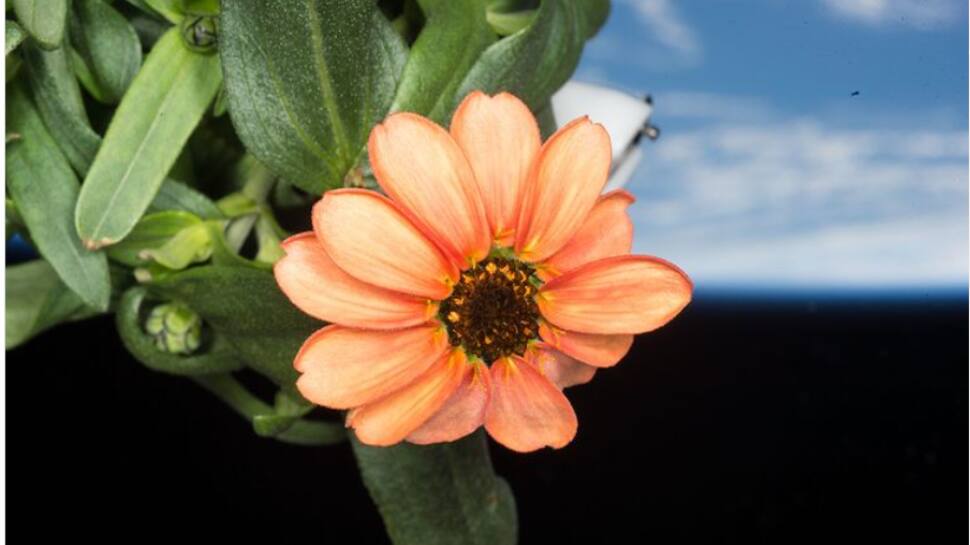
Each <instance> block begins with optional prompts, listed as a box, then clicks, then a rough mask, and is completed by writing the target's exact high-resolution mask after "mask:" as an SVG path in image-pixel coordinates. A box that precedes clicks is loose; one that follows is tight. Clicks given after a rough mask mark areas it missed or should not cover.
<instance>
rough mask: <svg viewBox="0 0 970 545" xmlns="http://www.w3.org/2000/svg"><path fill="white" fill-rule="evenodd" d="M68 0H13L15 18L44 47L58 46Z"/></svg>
mask: <svg viewBox="0 0 970 545" xmlns="http://www.w3.org/2000/svg"><path fill="white" fill-rule="evenodd" d="M67 4H68V0H13V10H14V13H16V14H17V20H18V21H19V22H20V24H21V25H22V26H23V27H24V28H25V29H27V33H28V34H30V35H31V36H32V37H33V38H34V39H35V40H37V43H39V44H40V45H41V46H42V47H44V48H45V49H56V48H58V47H60V45H61V41H62V40H63V39H64V26H65V24H66V22H67Z"/></svg>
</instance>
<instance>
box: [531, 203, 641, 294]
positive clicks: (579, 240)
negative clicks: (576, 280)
mask: <svg viewBox="0 0 970 545" xmlns="http://www.w3.org/2000/svg"><path fill="white" fill-rule="evenodd" d="M635 200H636V199H634V198H633V195H631V194H630V193H629V192H627V191H624V190H622V189H617V190H616V191H610V192H609V193H607V194H606V195H603V196H602V197H600V198H599V200H598V201H596V204H595V205H594V206H593V209H592V210H590V212H589V215H588V216H586V221H585V222H583V225H582V227H580V228H579V231H576V234H575V235H573V238H571V239H570V240H569V242H568V243H566V245H565V246H563V248H562V250H559V251H558V252H556V254H555V255H554V256H552V257H550V258H549V259H547V260H546V261H545V262H544V263H542V264H541V266H540V269H539V272H540V274H541V275H542V276H545V277H546V278H550V277H552V276H558V275H559V274H562V273H564V272H566V271H569V270H572V269H575V268H576V267H579V266H580V265H585V264H586V263H589V262H591V261H596V260H597V259H603V258H604V257H613V256H617V255H627V254H629V253H630V250H631V248H632V247H633V222H632V221H631V220H630V215H629V214H627V208H629V207H630V205H631V204H633V202H634V201H635Z"/></svg>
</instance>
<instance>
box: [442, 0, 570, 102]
mask: <svg viewBox="0 0 970 545" xmlns="http://www.w3.org/2000/svg"><path fill="white" fill-rule="evenodd" d="M584 6H585V2H583V3H582V5H581V3H579V2H576V1H574V0H544V1H543V2H542V4H541V5H540V6H539V10H538V12H536V15H535V18H534V19H533V20H532V24H531V25H529V26H528V27H526V28H524V29H522V30H521V31H519V32H518V33H516V34H513V35H512V36H509V37H508V38H505V39H503V40H499V41H498V42H496V43H495V44H493V45H492V46H491V47H489V48H488V49H487V50H485V52H484V53H482V55H481V57H480V58H479V59H478V62H477V63H475V66H473V67H472V69H471V71H470V72H469V73H468V75H467V76H466V77H465V80H464V81H463V82H462V84H461V87H460V88H459V92H458V94H457V96H456V104H455V105H457V101H460V100H461V98H462V97H464V96H465V95H466V94H467V93H469V92H470V91H473V90H476V89H477V90H480V91H484V92H486V93H489V94H494V93H498V92H501V91H508V92H510V93H512V94H514V95H516V96H518V97H519V98H521V99H522V100H523V101H524V102H525V103H526V104H528V105H529V107H530V108H531V109H532V111H537V110H538V109H539V107H541V105H542V103H543V102H545V101H546V100H547V99H548V98H549V97H551V96H552V94H553V93H554V92H555V91H556V90H557V89H559V87H561V86H562V85H563V84H564V83H565V82H566V80H568V79H569V77H570V76H571V75H572V73H573V70H575V69H576V64H577V63H578V62H579V55H580V53H582V50H583V44H584V43H585V40H586V31H587V26H586V25H587V22H586V15H585V14H584V12H583V11H582V9H583V7H584Z"/></svg>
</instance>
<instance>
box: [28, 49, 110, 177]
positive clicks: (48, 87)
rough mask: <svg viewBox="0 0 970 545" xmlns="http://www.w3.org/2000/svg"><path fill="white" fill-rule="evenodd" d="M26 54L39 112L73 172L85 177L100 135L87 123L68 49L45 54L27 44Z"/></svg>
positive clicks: (45, 52) (96, 149) (98, 144)
mask: <svg viewBox="0 0 970 545" xmlns="http://www.w3.org/2000/svg"><path fill="white" fill-rule="evenodd" d="M23 52H24V63H25V65H26V68H27V73H28V75H29V77H30V88H31V90H32V91H33V96H34V99H35V100H36V101H37V110H38V111H39V112H40V116H41V118H42V119H43V120H44V124H45V125H47V129H48V130H49V131H50V133H51V136H53V137H54V140H56V141H57V144H58V145H59V146H60V148H61V151H63V152H64V155H65V156H66V157H67V160H68V161H69V162H70V163H71V166H72V167H74V171H75V172H77V173H78V174H79V175H81V176H83V175H84V174H86V173H87V171H88V168H89V167H90V166H91V161H93V160H94V156H95V154H97V152H98V146H100V145H101V136H100V135H98V133H96V132H94V129H92V128H91V123H90V121H88V115H87V113H86V112H85V110H84V103H83V101H82V99H81V89H80V87H78V84H77V79H75V77H74V71H73V70H72V69H71V66H70V61H69V59H68V58H67V49H66V48H63V47H62V48H59V49H55V50H53V51H44V50H43V49H41V48H40V47H37V46H36V45H35V44H32V43H28V44H26V45H25V46H24V50H23Z"/></svg>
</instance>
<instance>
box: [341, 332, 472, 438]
mask: <svg viewBox="0 0 970 545" xmlns="http://www.w3.org/2000/svg"><path fill="white" fill-rule="evenodd" d="M467 370H468V362H467V360H466V359H465V352H464V350H452V351H450V352H449V353H447V354H445V355H444V356H443V357H441V358H440V359H439V360H438V361H437V362H435V364H434V365H433V366H432V367H431V368H430V369H428V371H427V372H426V373H424V374H423V375H421V376H420V377H419V378H418V379H417V380H415V381H414V382H412V383H411V384H409V385H407V386H406V387H404V388H402V389H401V390H399V391H397V392H394V393H393V394H391V395H389V396H387V397H384V398H381V399H379V400H377V401H375V402H373V403H369V404H367V405H364V406H363V407H359V408H358V409H357V410H355V411H354V414H353V417H352V418H351V419H350V426H351V427H352V428H354V431H355V432H356V433H357V438H358V439H360V441H361V442H362V443H365V444H368V445H376V446H388V445H393V444H395V443H399V442H401V441H402V440H403V439H404V438H405V437H407V436H408V435H409V434H410V433H411V432H413V431H414V430H416V429H418V428H419V427H420V426H421V425H422V424H424V423H425V422H427V421H428V419H429V418H431V416H432V415H434V414H435V413H436V412H438V410H439V409H441V407H442V405H444V404H445V402H447V401H448V399H449V398H451V397H452V395H453V394H454V393H455V391H456V390H457V389H458V387H459V386H461V380H462V377H463V376H464V374H465V373H466V371H467Z"/></svg>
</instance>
